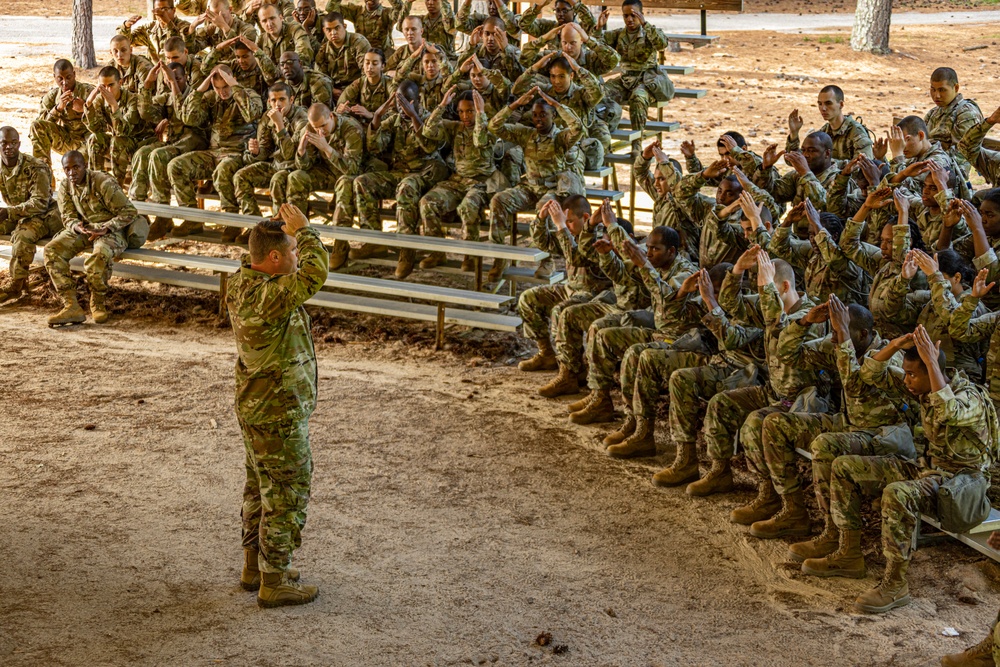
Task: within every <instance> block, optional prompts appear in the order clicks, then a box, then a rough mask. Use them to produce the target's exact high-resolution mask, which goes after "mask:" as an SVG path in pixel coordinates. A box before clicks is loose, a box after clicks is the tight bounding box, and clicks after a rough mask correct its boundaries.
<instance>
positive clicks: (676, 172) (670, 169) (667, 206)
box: [632, 139, 701, 262]
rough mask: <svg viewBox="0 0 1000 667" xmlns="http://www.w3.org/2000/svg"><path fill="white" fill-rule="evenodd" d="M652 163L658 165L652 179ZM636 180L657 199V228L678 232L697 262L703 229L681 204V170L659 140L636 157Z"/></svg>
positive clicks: (683, 249) (646, 191)
mask: <svg viewBox="0 0 1000 667" xmlns="http://www.w3.org/2000/svg"><path fill="white" fill-rule="evenodd" d="M654 158H655V163H654ZM650 164H655V168H654V169H653V175H652V176H650V173H649V167H650ZM632 180H633V181H634V182H635V183H636V184H637V185H638V186H639V187H640V188H642V190H643V191H644V192H645V193H646V194H647V195H649V197H650V199H652V200H653V226H654V227H659V226H663V227H670V228H671V229H674V230H676V231H677V233H678V234H680V236H681V250H682V252H684V253H685V255H686V256H687V258H688V259H690V260H691V261H693V262H696V261H697V260H698V240H699V238H700V237H701V230H700V229H699V228H698V227H697V226H696V225H695V224H694V222H692V221H691V220H690V219H689V218H688V217H687V215H686V213H685V211H684V210H683V209H682V208H681V206H680V204H679V203H678V201H677V197H676V195H675V194H674V188H675V187H676V186H677V184H678V183H679V182H680V180H681V171H680V168H679V167H678V166H676V163H675V162H674V161H673V160H671V159H670V158H669V157H668V156H667V154H666V153H664V152H663V149H662V148H661V144H660V140H659V139H656V140H654V141H653V142H652V143H650V144H649V145H647V146H646V147H645V148H643V149H642V152H641V153H639V155H637V156H636V158H635V162H633V163H632Z"/></svg>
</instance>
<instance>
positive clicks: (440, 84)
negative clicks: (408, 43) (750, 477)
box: [392, 42, 451, 109]
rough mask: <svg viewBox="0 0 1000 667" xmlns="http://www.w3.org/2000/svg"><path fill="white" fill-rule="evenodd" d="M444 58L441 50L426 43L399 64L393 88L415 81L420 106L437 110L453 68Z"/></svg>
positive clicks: (394, 76) (393, 77)
mask: <svg viewBox="0 0 1000 667" xmlns="http://www.w3.org/2000/svg"><path fill="white" fill-rule="evenodd" d="M443 57H444V56H443V54H442V52H441V50H440V49H438V48H437V47H436V46H434V45H433V44H431V43H430V42H426V43H425V44H424V45H423V46H421V47H420V48H419V49H417V52H416V53H414V54H413V55H412V56H410V57H408V58H406V59H405V60H403V62H401V63H399V67H397V68H396V73H395V74H393V76H392V85H393V87H394V88H395V87H396V86H399V84H400V83H401V82H403V81H404V80H406V79H409V80H411V81H414V82H415V83H416V84H417V85H418V86H419V87H420V106H421V107H423V108H424V109H436V108H437V106H438V105H439V104H441V100H442V99H444V94H445V91H447V90H448V87H447V86H446V85H445V84H446V82H447V81H448V74H449V70H450V67H451V66H450V65H449V64H448V61H447V60H443ZM415 68H416V70H417V71H415ZM442 68H444V69H442Z"/></svg>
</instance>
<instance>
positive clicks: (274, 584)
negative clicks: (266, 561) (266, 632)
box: [257, 572, 319, 609]
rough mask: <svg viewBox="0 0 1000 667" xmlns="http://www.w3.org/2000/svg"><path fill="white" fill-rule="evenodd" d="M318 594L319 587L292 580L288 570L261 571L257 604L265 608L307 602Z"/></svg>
mask: <svg viewBox="0 0 1000 667" xmlns="http://www.w3.org/2000/svg"><path fill="white" fill-rule="evenodd" d="M317 595H319V588H317V587H316V586H306V585H305V584H300V583H299V582H297V581H292V579H291V578H290V577H289V575H288V572H261V573H260V590H258V591H257V606H258V607H265V608H268V609H270V608H273V607H284V606H286V605H293V604H308V603H310V602H312V601H313V600H315V599H316V596H317Z"/></svg>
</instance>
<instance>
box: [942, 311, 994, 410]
mask: <svg viewBox="0 0 1000 667" xmlns="http://www.w3.org/2000/svg"><path fill="white" fill-rule="evenodd" d="M998 324H1000V312H990V311H987V310H986V308H985V307H984V306H983V304H982V302H981V300H980V299H979V298H978V297H974V296H972V293H971V292H969V293H966V294H965V295H964V296H963V297H962V302H961V303H960V304H959V306H958V308H956V309H955V310H954V311H953V312H952V314H951V321H950V322H949V323H948V333H949V334H951V337H952V338H953V339H954V340H956V341H960V342H963V343H983V342H984V341H986V340H989V347H988V348H987V351H986V388H987V389H988V390H989V393H990V398H991V399H992V400H993V402H994V403H995V404H996V405H1000V335H998V334H997V331H998V330H1000V328H998V326H997V325H998Z"/></svg>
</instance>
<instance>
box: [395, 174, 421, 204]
mask: <svg viewBox="0 0 1000 667" xmlns="http://www.w3.org/2000/svg"><path fill="white" fill-rule="evenodd" d="M419 199H420V190H419V188H418V187H417V185H416V183H412V182H411V181H410V180H409V179H403V181H402V182H401V183H400V184H399V186H398V187H397V188H396V203H397V204H403V205H407V206H412V205H414V204H416V203H417V202H418V201H419Z"/></svg>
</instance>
